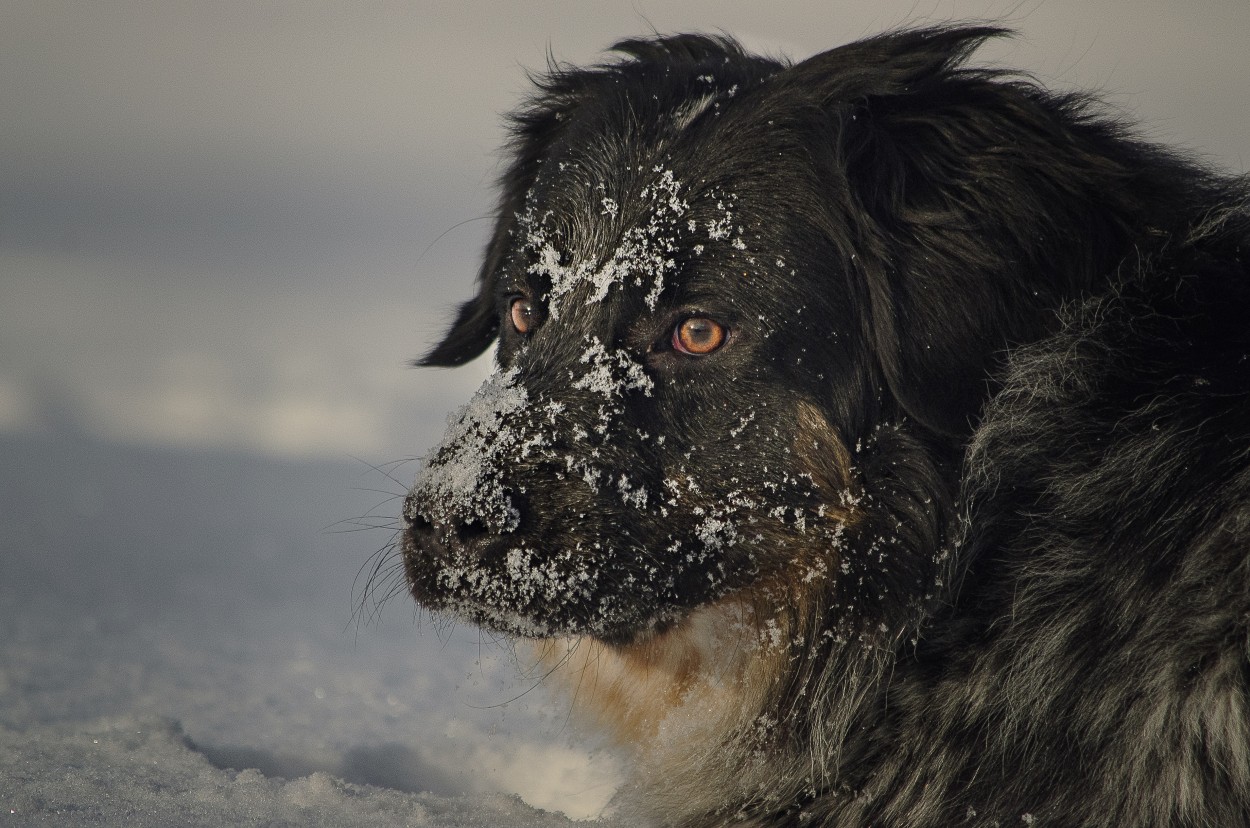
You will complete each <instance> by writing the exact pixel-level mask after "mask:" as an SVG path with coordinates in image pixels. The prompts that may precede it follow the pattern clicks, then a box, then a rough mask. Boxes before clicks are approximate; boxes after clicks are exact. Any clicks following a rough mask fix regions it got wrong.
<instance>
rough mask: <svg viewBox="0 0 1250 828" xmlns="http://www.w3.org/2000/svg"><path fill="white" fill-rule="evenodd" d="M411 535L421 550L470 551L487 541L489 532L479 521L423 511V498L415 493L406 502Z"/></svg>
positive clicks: (450, 514)
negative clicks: (452, 549) (462, 549)
mask: <svg viewBox="0 0 1250 828" xmlns="http://www.w3.org/2000/svg"><path fill="white" fill-rule="evenodd" d="M403 517H404V521H405V522H406V523H407V524H408V535H409V537H410V538H411V539H412V540H413V542H414V543H415V544H416V545H417V546H418V547H419V548H431V547H435V546H437V547H442V548H447V547H455V546H460V547H462V548H465V549H468V548H471V547H473V546H474V545H475V543H477V542H479V541H482V540H484V539H485V536H486V535H488V534H489V533H490V530H489V528H488V527H487V526H486V525H485V524H484V523H483V522H482V521H481V520H479V519H476V518H473V517H469V518H463V517H460V516H457V515H455V514H452V513H448V512H447V511H446V510H442V509H423V508H422V498H421V496H420V495H419V494H418V493H417V492H415V491H413V492H409V494H408V496H407V497H406V498H405V499H404V512H403Z"/></svg>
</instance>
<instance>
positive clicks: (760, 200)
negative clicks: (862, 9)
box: [400, 25, 1250, 828]
mask: <svg viewBox="0 0 1250 828" xmlns="http://www.w3.org/2000/svg"><path fill="white" fill-rule="evenodd" d="M1004 34H1007V32H1006V31H1005V30H1004V29H1001V28H998V27H996V26H992V25H947V26H936V27H926V28H913V29H905V30H897V31H891V32H888V33H885V34H882V35H879V36H875V37H870V38H868V39H865V40H861V41H859V42H855V43H851V44H849V45H845V46H842V47H840V48H835V49H833V50H831V51H827V52H824V53H822V54H818V55H816V56H814V57H812V58H810V59H807V60H804V61H801V62H797V63H787V62H783V61H780V60H774V59H770V58H764V57H757V56H752V55H750V54H748V53H747V52H745V51H744V50H743V49H742V48H741V47H740V46H739V45H738V44H737V43H736V42H735V41H733V40H732V39H730V38H728V37H723V36H717V37H709V36H702V35H676V36H657V37H653V38H649V39H633V40H626V41H623V42H621V43H618V44H617V45H616V46H615V47H614V49H615V52H616V55H617V56H616V57H615V58H613V59H610V60H608V61H606V62H605V63H603V64H600V65H596V66H591V67H586V68H577V67H572V66H565V65H553V66H552V67H551V68H550V70H549V72H548V73H547V74H546V75H545V76H543V77H540V78H538V79H537V81H536V90H535V92H534V93H533V95H532V97H531V98H530V99H529V100H528V101H527V102H526V103H524V104H523V105H522V106H521V107H520V108H519V109H518V110H517V111H516V112H515V113H514V114H513V115H512V116H511V124H512V138H511V143H510V145H509V148H508V151H509V156H508V157H509V165H508V166H507V168H506V172H505V173H504V174H503V176H502V179H501V183H500V190H501V198H500V202H499V209H498V218H497V224H496V226H495V229H494V232H493V236H492V237H491V239H490V241H489V244H488V247H487V249H486V251H485V260H484V262H483V264H482V267H481V270H480V273H479V276H478V291H477V294H476V296H475V297H474V298H472V299H470V300H469V301H467V302H465V303H464V304H463V305H462V306H461V307H460V309H459V312H458V316H457V317H456V318H455V320H454V322H453V324H452V325H451V327H450V331H449V332H448V333H447V335H446V337H445V338H444V339H443V340H442V341H441V342H440V343H439V344H438V345H437V346H436V347H434V348H433V349H432V350H431V351H430V352H429V353H428V354H427V355H426V356H425V357H424V358H423V359H422V360H420V363H419V364H421V365H429V366H454V365H460V364H462V363H465V362H467V361H469V360H470V359H472V358H474V357H476V356H478V355H479V354H481V353H483V352H484V351H485V350H486V349H488V348H489V347H491V346H492V345H497V352H496V362H497V366H498V367H497V370H496V372H495V373H494V374H493V375H492V376H491V377H490V378H489V379H488V380H487V381H486V383H485V384H484V386H483V387H482V389H481V390H480V391H479V392H478V393H477V394H476V396H475V397H474V398H473V399H472V400H471V401H470V402H469V403H468V405H467V406H466V407H465V408H464V409H462V410H461V411H460V412H459V413H458V414H456V415H455V416H453V418H452V419H451V420H450V425H449V428H448V432H447V435H446V437H445V439H444V440H443V442H442V443H441V444H440V445H439V446H438V447H437V448H435V449H434V450H433V451H432V452H431V453H430V454H429V456H428V457H427V458H426V461H425V464H424V466H423V469H422V471H421V472H420V473H419V474H418V477H417V480H416V484H415V486H414V487H413V488H412V490H411V491H410V493H409V494H408V497H407V500H406V502H405V505H404V518H405V520H406V528H405V530H404V532H403V537H402V541H401V543H400V548H401V552H402V557H403V562H404V567H405V572H406V576H407V583H408V586H409V588H410V590H411V592H412V594H413V595H414V596H415V598H416V600H417V601H418V602H419V603H420V604H422V605H423V606H425V607H427V608H429V609H430V610H431V611H433V612H434V613H438V614H443V615H449V616H452V617H454V618H458V619H462V620H467V621H469V622H472V623H475V624H478V625H481V626H483V627H486V628H488V629H490V630H494V631H498V632H500V633H503V634H505V635H507V636H511V637H516V638H518V639H532V640H534V641H535V642H537V643H536V645H535V646H537V647H538V648H539V649H540V650H541V657H542V658H543V659H544V660H543V664H544V666H545V667H546V668H548V669H550V670H551V671H552V676H553V680H555V681H558V682H560V683H562V684H563V685H564V686H565V687H566V688H567V689H568V690H569V692H570V693H571V694H572V695H573V697H574V706H575V709H577V710H578V711H580V713H581V715H583V716H585V717H586V718H588V719H589V720H591V721H592V722H593V723H595V724H596V725H597V726H598V727H600V728H602V729H603V730H604V731H605V732H607V733H608V734H610V735H611V736H612V737H613V738H614V739H616V740H619V741H620V742H621V743H623V744H626V745H629V746H630V747H631V749H632V750H633V752H634V756H635V762H634V765H635V770H634V773H633V777H632V781H631V782H630V783H628V785H627V786H626V788H625V789H624V790H623V792H622V794H621V797H622V801H623V802H624V803H625V804H624V805H623V806H622V807H623V808H625V809H626V810H625V811H624V813H628V814H632V815H634V818H636V819H638V820H639V821H643V820H646V821H650V822H652V823H655V824H662V825H674V826H714V825H729V824H735V825H738V824H741V825H751V826H789V825H812V826H839V827H842V826H876V827H877V828H882V827H883V826H900V827H901V826H907V828H925V827H926V826H932V827H933V828H937V827H938V826H941V828H947V827H948V826H955V825H960V826H964V825H966V826H1010V825H1051V826H1064V827H1065V828H1067V827H1068V826H1162V825H1168V826H1234V825H1245V824H1248V821H1250V696H1248V692H1250V661H1248V654H1250V555H1248V553H1250V265H1248V262H1250V212H1248V211H1247V203H1248V202H1247V184H1246V182H1245V181H1243V180H1239V179H1237V178H1235V177H1232V176H1228V175H1222V174H1219V173H1217V172H1215V171H1213V170H1210V169H1208V168H1206V167H1204V166H1202V165H1200V164H1198V163H1195V162H1194V161H1193V160H1191V159H1189V158H1187V157H1185V156H1183V155H1181V154H1179V153H1176V152H1173V151H1170V150H1168V149H1165V148H1162V147H1159V146H1155V145H1152V144H1151V143H1149V142H1146V141H1144V140H1141V139H1140V138H1138V137H1135V135H1134V134H1133V132H1132V131H1131V129H1129V128H1128V127H1126V126H1125V125H1124V124H1123V123H1121V122H1120V120H1118V119H1116V118H1112V117H1109V116H1108V115H1107V114H1106V113H1105V110H1104V109H1103V108H1101V107H1100V105H1099V104H1098V103H1097V101H1095V100H1093V99H1091V98H1090V97H1088V96H1084V95H1079V94H1070V93H1064V94H1058V93H1054V92H1050V91H1047V90H1045V89H1044V88H1042V87H1041V86H1040V85H1039V84H1037V83H1036V82H1035V81H1033V80H1031V79H1029V78H1027V77H1025V76H1022V75H1019V74H1014V73H1011V72H1008V71H1005V70H1000V69H986V68H976V67H974V66H972V65H971V64H970V57H971V54H972V52H973V51H974V50H975V49H976V48H977V47H978V46H979V45H980V44H982V43H983V42H984V41H985V40H987V39H988V38H993V37H998V36H1001V35H1004Z"/></svg>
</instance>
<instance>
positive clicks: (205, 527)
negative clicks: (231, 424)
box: [0, 438, 615, 826]
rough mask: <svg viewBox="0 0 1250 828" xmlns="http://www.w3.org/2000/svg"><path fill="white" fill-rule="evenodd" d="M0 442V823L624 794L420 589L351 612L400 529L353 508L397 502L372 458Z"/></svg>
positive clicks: (438, 821) (498, 820) (403, 814)
mask: <svg viewBox="0 0 1250 828" xmlns="http://www.w3.org/2000/svg"><path fill="white" fill-rule="evenodd" d="M0 456H2V457H4V458H5V463H4V471H3V474H2V479H0V502H3V503H4V504H5V508H4V510H3V513H2V514H0V550H2V551H3V557H0V642H2V643H0V825H22V824H44V823H46V824H67V823H68V824H89V825H168V824H197V825H218V824H272V823H274V822H278V823H284V824H285V823H290V824H299V825H374V824H386V825H403V824H409V825H440V826H441V825H447V826H460V825H466V826H467V825H505V826H507V825H526V826H529V825H533V826H555V825H568V824H571V823H570V821H569V820H567V819H566V818H565V817H564V816H561V815H559V814H556V813H551V812H543V811H539V810H536V809H534V808H531V807H529V806H527V805H525V804H523V802H522V801H521V800H520V799H517V798H515V797H509V796H506V795H501V793H500V792H502V794H509V793H511V794H520V795H521V796H522V797H524V798H525V800H526V801H528V802H529V803H531V804H532V805H535V806H540V807H546V808H555V807H559V808H562V809H564V810H565V811H566V812H567V813H569V814H571V815H573V816H575V817H578V818H585V817H588V816H591V815H594V814H596V813H597V812H598V811H599V810H600V809H601V808H602V807H603V805H604V804H605V803H606V801H607V799H608V798H609V796H610V795H611V793H612V791H613V788H614V784H615V781H614V780H615V776H614V772H615V765H614V764H613V762H612V761H611V760H610V759H609V758H608V757H606V756H592V755H588V754H587V752H586V751H585V750H583V749H578V748H576V747H573V746H571V745H570V744H569V735H570V734H569V728H568V724H567V721H566V710H565V708H564V707H562V706H561V705H560V704H559V703H554V702H552V701H551V700H550V699H548V698H547V697H545V696H544V695H543V693H542V691H541V690H538V691H535V692H529V693H525V692H524V691H526V690H527V689H528V688H529V686H530V685H529V684H527V683H526V682H525V681H523V680H521V679H520V678H519V676H518V674H517V670H516V668H515V666H514V664H513V662H512V660H511V658H510V657H509V656H508V655H507V653H506V652H505V651H504V650H502V649H501V648H500V647H499V646H497V645H492V644H491V643H490V642H489V641H481V640H479V636H478V634H477V633H476V632H475V631H474V630H471V629H465V628H457V629H452V630H445V629H439V628H436V627H435V625H433V624H431V623H429V621H428V620H422V619H419V618H417V617H416V616H415V614H414V611H413V609H412V605H411V602H409V601H408V600H407V599H406V598H404V597H403V596H400V597H398V598H396V599H395V600H392V601H390V602H387V603H385V604H383V605H382V607H381V610H380V613H378V614H377V615H376V616H375V615H373V614H372V613H370V614H368V615H367V616H366V617H365V618H363V619H361V618H360V617H359V614H358V613H355V611H356V609H357V602H358V600H359V597H360V596H359V584H358V585H357V587H356V590H355V592H353V586H352V584H353V581H354V580H355V578H356V574H357V570H358V569H359V568H360V567H361V566H362V565H363V564H365V563H366V561H368V560H369V558H370V556H371V554H372V553H373V552H374V551H375V550H377V549H378V548H379V547H381V546H383V545H384V544H385V543H386V542H387V540H388V539H389V537H390V532H389V530H384V529H372V530H365V531H359V532H353V531H346V532H344V531H340V530H351V529H353V528H355V526H356V524H355V523H354V522H352V519H353V518H358V517H360V516H362V515H364V514H366V512H368V511H369V510H370V509H371V508H372V507H374V506H377V505H378V504H381V505H380V506H379V508H378V509H377V510H375V511H376V513H378V514H382V515H386V514H391V515H393V514H394V513H395V512H397V511H398V508H397V505H396V504H395V503H394V502H393V501H391V500H389V499H388V498H389V497H390V494H389V493H394V492H396V491H398V489H399V486H397V485H396V484H394V483H391V482H389V481H387V480H386V478H385V477H384V476H383V475H381V474H380V473H378V472H376V471H373V470H371V469H370V468H368V467H367V466H366V465H364V464H363V463H352V462H351V461H350V460H345V461H344V462H343V463H342V464H340V465H336V464H330V463H303V464H301V463H298V462H293V461H285V460H283V461H279V460H266V459H262V458H258V457H255V456H245V455H237V456H234V455H228V454H222V453H216V454H214V453H202V454H196V453H188V452H179V451H174V450H154V449H136V448H125V447H118V446H111V445H106V444H102V443H99V442H92V441H85V440H80V439H74V438H60V439H57V440H47V439H32V438H4V439H2V440H0ZM410 470H411V466H409V467H408V468H407V469H401V470H400V471H399V472H398V474H403V475H410V473H411V471H410ZM338 520H346V521H348V522H347V523H344V524H340V525H335V526H332V525H331V524H334V523H335V522H336V521H338ZM519 694H523V695H520V698H514V697H516V696H518V695H519Z"/></svg>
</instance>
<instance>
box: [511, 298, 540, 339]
mask: <svg viewBox="0 0 1250 828" xmlns="http://www.w3.org/2000/svg"><path fill="white" fill-rule="evenodd" d="M508 315H509V317H510V318H511V319H512V327H514V328H516V330H517V333H519V334H527V333H529V332H530V331H532V330H533V329H534V326H535V325H536V324H538V309H537V308H535V307H534V303H533V302H531V301H530V300H528V299H525V298H523V297H518V298H516V299H513V300H512V304H511V305H509V306H508Z"/></svg>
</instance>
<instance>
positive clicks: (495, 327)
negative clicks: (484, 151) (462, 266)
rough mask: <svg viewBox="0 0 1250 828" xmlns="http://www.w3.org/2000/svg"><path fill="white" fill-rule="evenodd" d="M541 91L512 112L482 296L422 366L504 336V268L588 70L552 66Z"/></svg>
mask: <svg viewBox="0 0 1250 828" xmlns="http://www.w3.org/2000/svg"><path fill="white" fill-rule="evenodd" d="M531 80H532V81H533V83H534V85H535V86H536V87H537V89H538V91H537V93H535V95H534V96H533V97H532V98H531V99H530V100H529V101H528V102H527V103H526V104H525V105H523V106H522V107H521V108H519V109H518V110H517V111H515V112H513V113H512V114H511V115H509V117H508V120H509V124H510V127H511V140H510V141H509V144H508V150H509V155H510V156H511V159H512V160H511V163H510V164H509V165H508V169H507V171H506V172H505V173H504V175H503V176H502V177H501V178H500V180H499V189H500V191H501V192H500V199H499V209H498V211H497V213H496V218H495V231H494V233H493V234H492V236H491V240H490V243H489V244H488V245H487V246H486V253H485V256H484V257H483V260H482V266H481V269H480V270H479V271H478V275H477V286H478V291H477V296H476V297H474V298H473V299H470V300H469V301H467V302H465V303H464V304H462V305H461V306H460V311H459V313H458V314H457V315H456V321H455V322H454V323H453V324H452V326H451V329H450V330H449V331H448V332H447V333H446V334H445V335H444V336H443V339H442V341H441V342H439V344H438V345H436V346H434V348H432V349H431V350H430V351H429V353H427V354H426V355H425V356H423V357H421V358H420V359H419V360H416V361H415V362H414V363H413V364H414V365H417V366H420V367H427V366H442V367H451V366H455V365H463V364H464V363H466V362H468V361H470V360H472V359H474V358H475V357H477V356H480V355H481V354H482V352H484V351H485V350H486V349H487V348H489V347H490V346H491V344H492V343H493V342H494V341H495V339H496V338H497V337H498V336H499V317H498V311H497V309H496V307H495V288H496V286H497V282H498V278H499V269H500V267H501V266H502V265H503V263H504V260H505V259H506V257H507V255H508V251H509V250H510V249H511V247H512V245H513V242H514V232H513V231H514V230H515V228H516V225H517V217H518V215H519V214H520V213H521V212H523V211H524V210H525V203H526V199H527V197H528V196H529V192H530V189H531V188H532V187H533V186H534V182H535V180H536V179H537V177H538V173H539V170H540V168H541V166H542V163H543V158H544V156H546V155H547V153H548V151H549V150H550V148H551V145H552V144H553V143H554V142H555V140H556V139H557V137H558V136H559V134H560V131H561V130H562V129H563V128H564V124H565V122H566V121H567V119H568V116H569V113H570V112H571V111H572V110H573V109H574V108H575V107H576V106H577V105H578V103H579V99H580V96H581V94H582V92H583V88H584V86H585V77H584V73H579V72H577V71H574V70H567V69H564V68H561V67H559V66H557V65H555V64H554V63H552V64H551V65H550V66H549V74H548V75H547V76H546V77H541V78H540V77H532V78H531Z"/></svg>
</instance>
